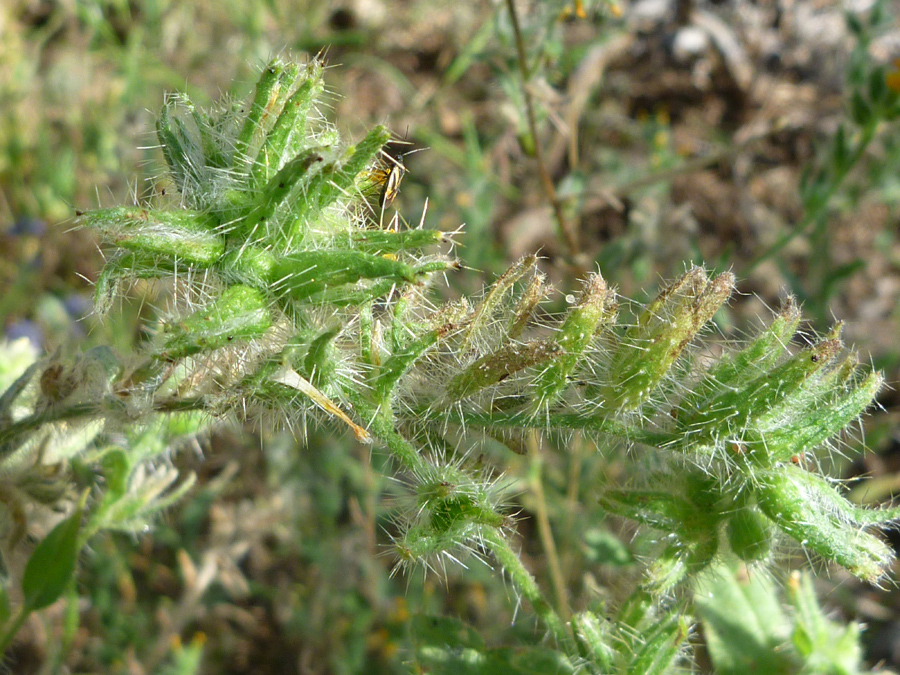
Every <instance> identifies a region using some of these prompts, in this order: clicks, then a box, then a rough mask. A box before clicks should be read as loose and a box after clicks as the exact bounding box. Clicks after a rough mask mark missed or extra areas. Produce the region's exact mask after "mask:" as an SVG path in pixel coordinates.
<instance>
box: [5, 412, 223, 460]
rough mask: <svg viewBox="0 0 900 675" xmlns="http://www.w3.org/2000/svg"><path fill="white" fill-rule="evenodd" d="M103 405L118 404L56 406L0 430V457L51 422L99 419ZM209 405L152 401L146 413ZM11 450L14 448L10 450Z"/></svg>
mask: <svg viewBox="0 0 900 675" xmlns="http://www.w3.org/2000/svg"><path fill="white" fill-rule="evenodd" d="M105 405H111V406H116V405H119V403H118V402H117V401H114V400H111V401H89V402H87V403H76V404H73V405H69V406H59V407H54V408H50V409H49V410H44V411H41V412H39V413H34V414H32V415H28V416H27V417H23V418H22V419H20V420H16V421H15V422H12V423H11V424H8V425H6V426H4V427H3V428H2V429H0V458H2V454H3V452H4V451H3V447H4V446H6V445H7V444H10V443H12V442H13V441H15V440H17V439H18V438H19V437H20V436H23V435H25V434H28V433H31V432H33V431H37V430H38V429H40V428H41V427H42V426H44V425H45V424H53V423H54V422H67V421H72V420H78V419H79V418H91V417H100V416H102V413H103V408H104V406H105ZM208 408H209V406H208V405H207V404H206V401H205V400H204V399H203V398H182V399H179V398H169V399H162V400H159V401H154V403H153V406H152V410H151V411H148V412H157V413H177V412H195V411H202V410H208ZM13 449H14V447H13Z"/></svg>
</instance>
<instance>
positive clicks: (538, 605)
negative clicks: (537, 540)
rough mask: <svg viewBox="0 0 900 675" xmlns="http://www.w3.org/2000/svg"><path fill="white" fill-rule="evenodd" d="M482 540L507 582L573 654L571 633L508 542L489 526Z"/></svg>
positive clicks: (573, 647) (482, 535) (483, 533)
mask: <svg viewBox="0 0 900 675" xmlns="http://www.w3.org/2000/svg"><path fill="white" fill-rule="evenodd" d="M481 540H482V542H483V543H484V546H485V547H486V548H487V549H489V550H490V552H491V553H492V554H493V556H494V558H495V559H496V560H497V562H498V563H500V566H501V567H503V570H504V571H505V572H506V573H507V574H508V575H509V578H510V580H511V581H512V582H513V584H515V586H516V588H517V589H518V590H519V592H520V593H521V594H522V596H523V597H524V598H525V599H526V600H527V601H528V602H529V603H530V604H531V606H532V607H533V608H534V612H535V614H537V615H538V616H539V617H540V619H541V620H542V621H543V622H544V624H545V625H546V626H547V628H548V629H549V630H550V632H551V633H553V635H554V636H555V637H556V639H557V640H558V641H559V643H560V644H561V645H564V646H565V647H566V650H567V651H568V652H569V653H570V654H575V645H574V641H573V638H572V634H571V633H570V632H569V630H568V628H566V624H565V623H564V622H563V620H562V619H561V618H560V616H559V614H557V613H556V612H555V611H554V609H553V607H552V606H551V605H550V603H549V602H547V600H546V599H545V598H544V595H543V593H541V589H540V588H538V585H537V582H536V581H535V580H534V577H533V576H532V575H531V573H530V572H529V571H528V570H527V569H525V565H523V564H522V560H521V559H520V558H519V555H518V554H517V553H516V552H515V551H513V550H512V548H511V547H510V545H509V542H508V541H507V540H506V539H505V538H504V537H503V536H502V535H500V533H499V532H497V530H495V529H494V528H491V527H485V528H484V529H483V531H482V534H481Z"/></svg>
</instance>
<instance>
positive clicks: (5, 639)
mask: <svg viewBox="0 0 900 675" xmlns="http://www.w3.org/2000/svg"><path fill="white" fill-rule="evenodd" d="M29 614H31V610H30V609H28V607H27V606H26V605H22V606H21V607H19V613H18V614H17V615H16V618H15V619H13V620H12V621H11V622H10V623H9V624H8V625H7V628H6V630H5V631H4V632H3V636H2V637H0V656H2V655H3V654H5V653H6V650H7V649H9V646H10V644H12V641H13V638H15V637H16V633H18V632H19V629H20V628H21V627H22V625H23V624H24V623H25V620H26V619H27V618H28V615H29Z"/></svg>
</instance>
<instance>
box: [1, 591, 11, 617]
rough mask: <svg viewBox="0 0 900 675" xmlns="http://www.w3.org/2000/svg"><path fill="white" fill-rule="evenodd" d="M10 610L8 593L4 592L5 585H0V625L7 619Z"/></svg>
mask: <svg viewBox="0 0 900 675" xmlns="http://www.w3.org/2000/svg"><path fill="white" fill-rule="evenodd" d="M10 616H12V612H11V611H10V609H9V593H7V592H6V586H0V626H2V625H4V624H5V623H6V622H7V621H9V617H10Z"/></svg>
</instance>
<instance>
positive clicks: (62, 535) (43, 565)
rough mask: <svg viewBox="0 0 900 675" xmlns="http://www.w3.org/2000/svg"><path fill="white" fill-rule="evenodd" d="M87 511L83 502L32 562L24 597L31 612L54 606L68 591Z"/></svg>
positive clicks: (37, 550) (25, 579)
mask: <svg viewBox="0 0 900 675" xmlns="http://www.w3.org/2000/svg"><path fill="white" fill-rule="evenodd" d="M83 510H84V504H83V503H82V504H81V505H79V507H78V508H77V509H76V510H75V512H74V513H73V514H72V515H71V516H69V517H68V518H66V519H65V520H64V521H62V522H61V523H59V525H57V526H56V527H54V528H53V529H52V530H51V531H50V534H48V535H47V536H46V537H44V540H43V541H42V542H41V543H40V544H38V545H37V548H35V549H34V552H33V553H32V554H31V557H30V558H29V559H28V563H27V564H26V566H25V574H24V576H23V577H22V594H23V596H24V600H25V606H26V607H27V608H28V609H29V610H31V611H34V610H38V609H43V608H44V607H47V606H48V605H51V604H53V603H54V602H56V600H58V599H59V597H60V596H61V595H62V594H63V593H64V592H65V590H66V586H67V585H68V583H69V580H70V579H71V578H72V574H74V572H75V561H76V559H77V557H78V532H79V530H80V529H81V515H82V512H83Z"/></svg>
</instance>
